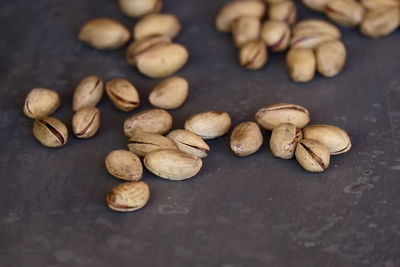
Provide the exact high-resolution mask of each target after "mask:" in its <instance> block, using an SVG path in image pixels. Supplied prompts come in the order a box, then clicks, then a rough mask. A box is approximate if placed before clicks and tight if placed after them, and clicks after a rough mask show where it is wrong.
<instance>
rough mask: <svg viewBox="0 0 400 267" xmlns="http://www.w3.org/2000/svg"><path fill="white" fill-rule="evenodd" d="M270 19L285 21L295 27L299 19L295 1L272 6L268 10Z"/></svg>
mask: <svg viewBox="0 0 400 267" xmlns="http://www.w3.org/2000/svg"><path fill="white" fill-rule="evenodd" d="M268 19H270V20H279V21H284V22H286V23H287V24H289V25H293V24H294V23H295V22H296V19H297V9H296V6H295V5H294V2H293V1H281V2H278V3H274V4H271V5H270V6H269V9H268Z"/></svg>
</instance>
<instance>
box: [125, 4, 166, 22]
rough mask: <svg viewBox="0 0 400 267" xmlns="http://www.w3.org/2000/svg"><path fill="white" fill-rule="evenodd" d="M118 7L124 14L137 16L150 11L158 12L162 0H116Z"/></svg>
mask: <svg viewBox="0 0 400 267" xmlns="http://www.w3.org/2000/svg"><path fill="white" fill-rule="evenodd" d="M118 4H119V7H120V9H121V11H122V13H124V14H125V15H127V16H129V17H134V18H138V17H141V16H144V15H148V14H151V13H158V12H159V11H160V10H161V7H162V0H118Z"/></svg>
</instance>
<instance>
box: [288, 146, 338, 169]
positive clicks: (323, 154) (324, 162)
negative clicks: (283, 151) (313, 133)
mask: <svg viewBox="0 0 400 267" xmlns="http://www.w3.org/2000/svg"><path fill="white" fill-rule="evenodd" d="M295 155H296V160H297V162H298V163H300V165H301V166H302V167H303V168H304V169H306V170H307V171H309V172H323V171H324V170H325V169H326V168H328V166H329V160H330V155H329V150H328V148H326V146H324V145H323V144H322V143H320V142H318V141H315V140H311V139H303V140H301V141H300V142H299V143H298V144H297V146H296V152H295Z"/></svg>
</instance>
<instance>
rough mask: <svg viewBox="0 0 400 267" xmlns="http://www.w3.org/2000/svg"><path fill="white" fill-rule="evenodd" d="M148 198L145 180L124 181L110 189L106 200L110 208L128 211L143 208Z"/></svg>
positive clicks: (148, 193)
mask: <svg viewBox="0 0 400 267" xmlns="http://www.w3.org/2000/svg"><path fill="white" fill-rule="evenodd" d="M149 198H150V189H149V186H148V185H147V184H146V183H145V182H142V181H138V182H125V183H122V184H119V185H117V186H115V187H114V188H113V189H111V191H110V193H108V195H107V198H106V202H107V205H108V207H109V208H110V209H112V210H115V211H120V212H128V211H135V210H138V209H141V208H143V207H144V206H145V205H146V203H147V202H148V201H149Z"/></svg>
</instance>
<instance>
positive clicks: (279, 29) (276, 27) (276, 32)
mask: <svg viewBox="0 0 400 267" xmlns="http://www.w3.org/2000/svg"><path fill="white" fill-rule="evenodd" d="M261 39H262V40H263V41H264V42H265V43H266V44H267V46H268V47H269V48H270V50H271V51H273V52H280V51H284V50H286V48H287V47H288V46H289V42H290V28H289V25H288V24H287V23H286V22H284V21H278V20H267V21H266V22H265V23H264V24H263V26H262V29H261Z"/></svg>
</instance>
